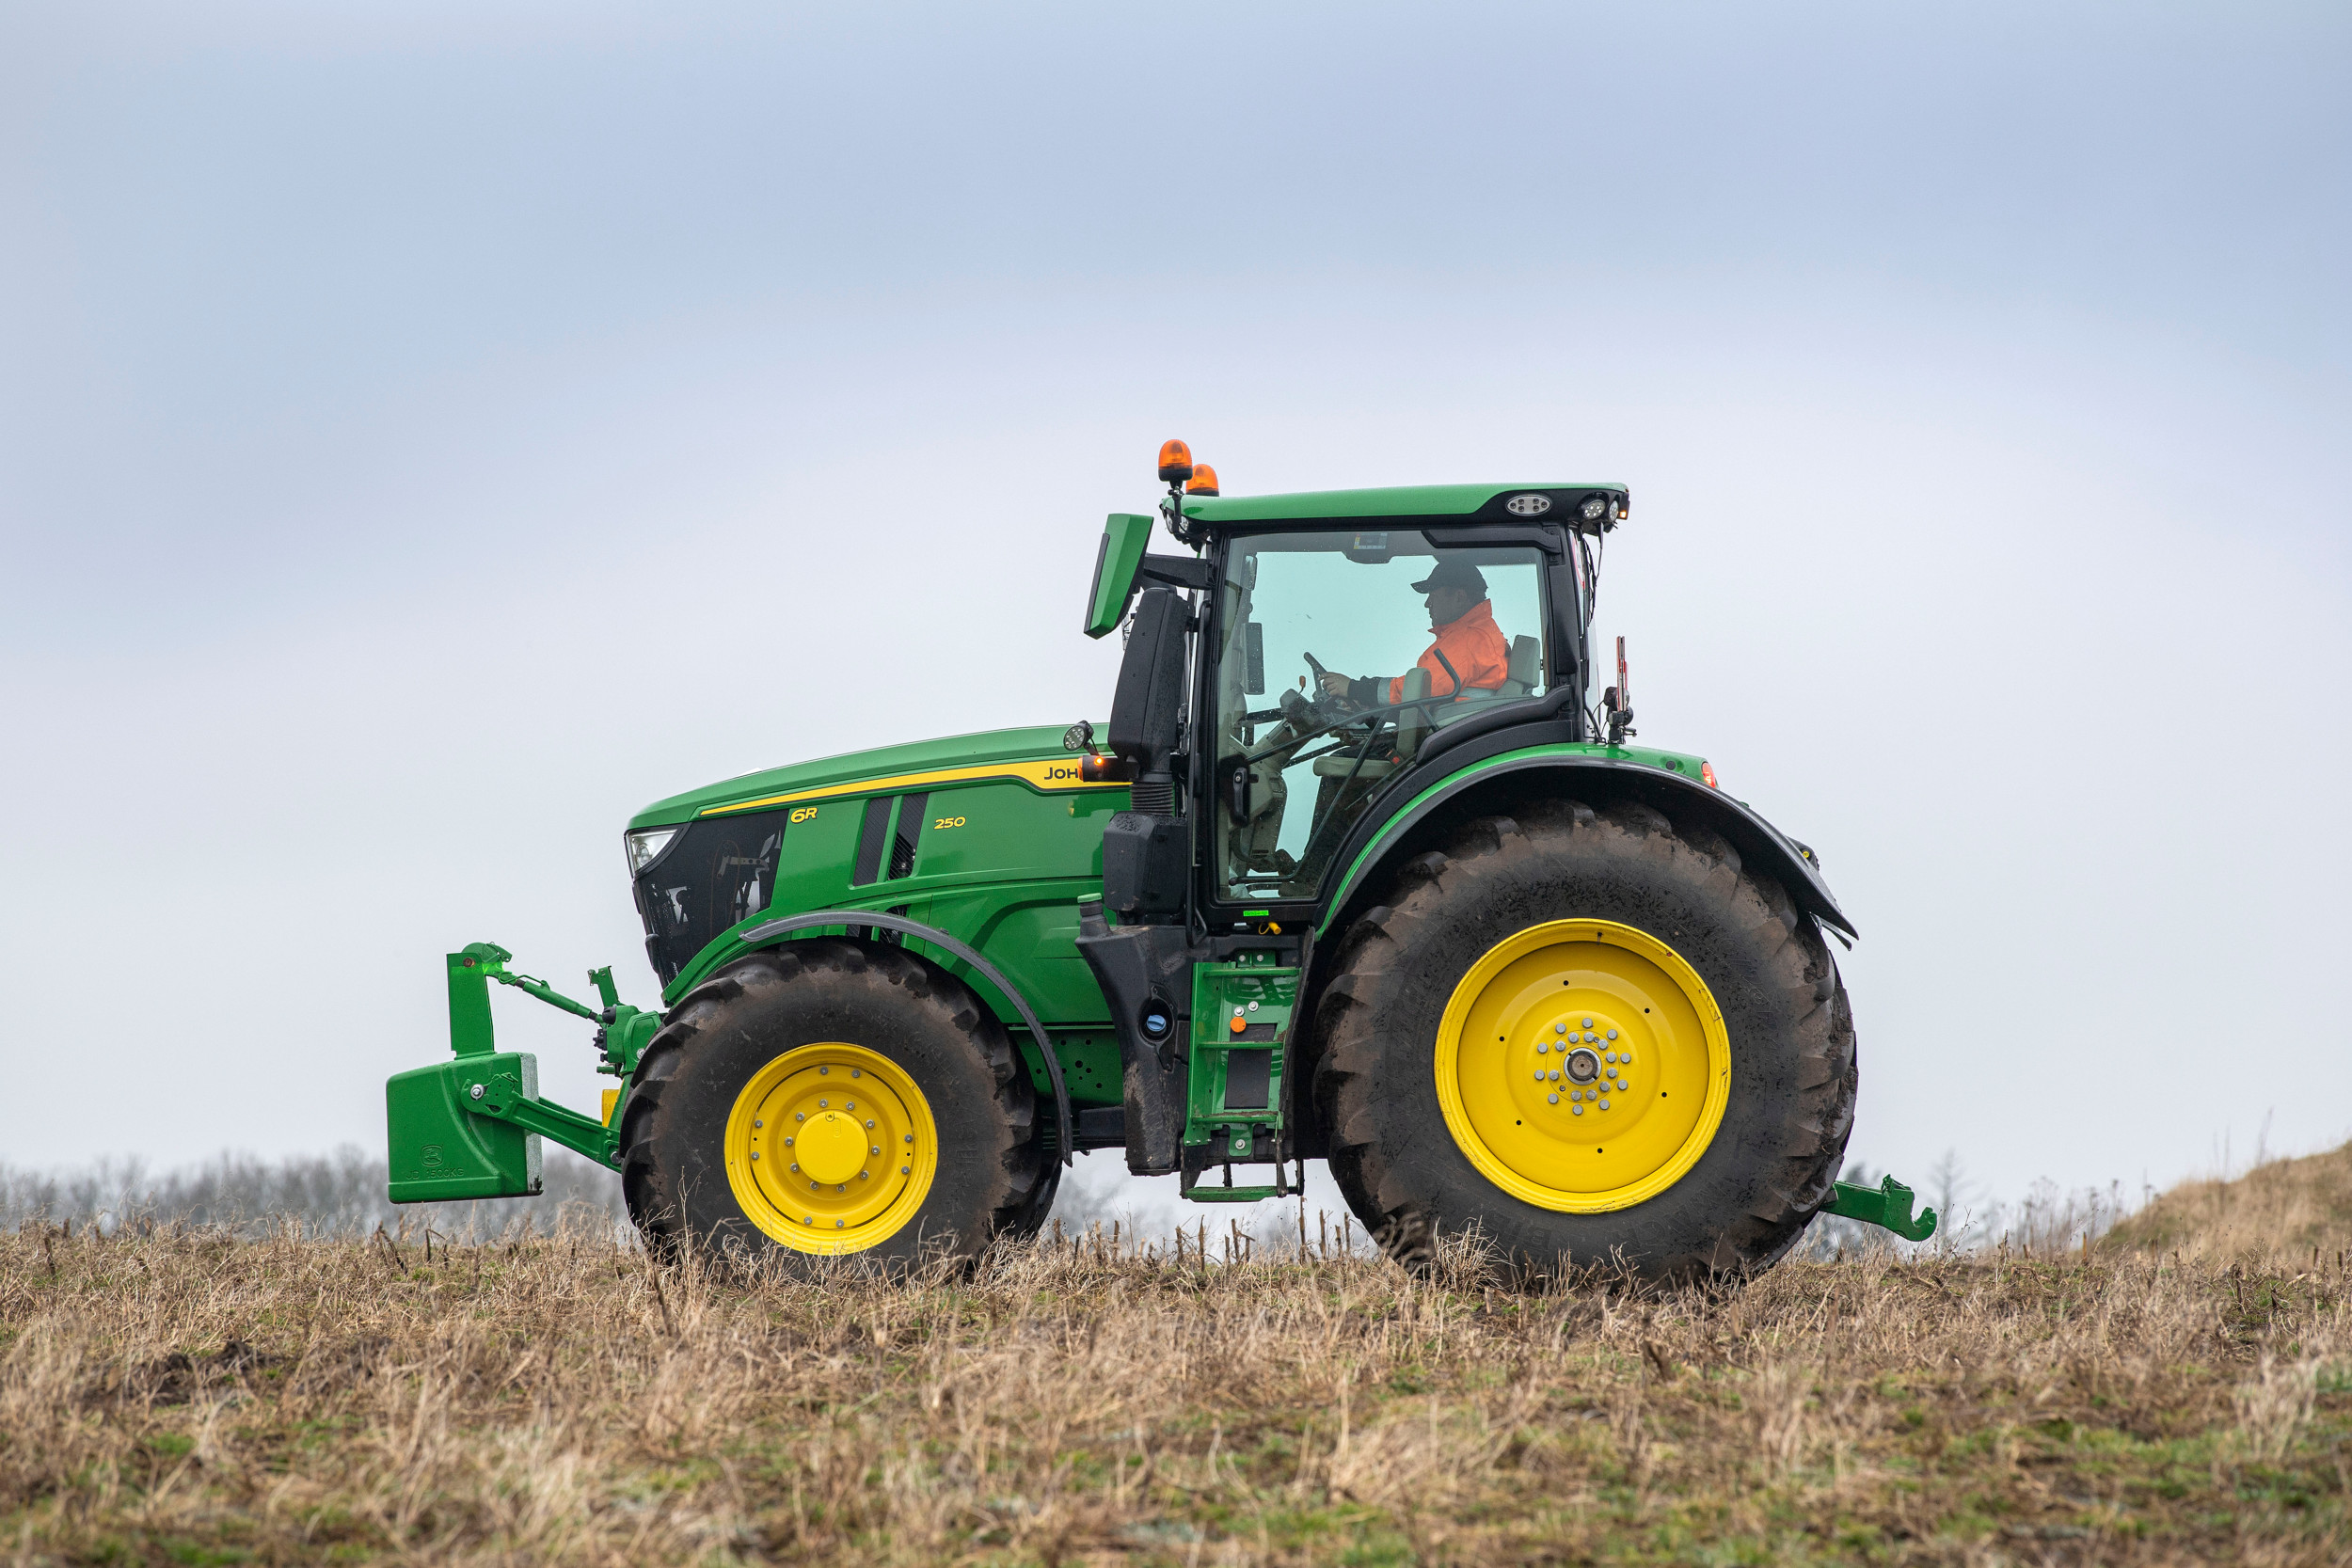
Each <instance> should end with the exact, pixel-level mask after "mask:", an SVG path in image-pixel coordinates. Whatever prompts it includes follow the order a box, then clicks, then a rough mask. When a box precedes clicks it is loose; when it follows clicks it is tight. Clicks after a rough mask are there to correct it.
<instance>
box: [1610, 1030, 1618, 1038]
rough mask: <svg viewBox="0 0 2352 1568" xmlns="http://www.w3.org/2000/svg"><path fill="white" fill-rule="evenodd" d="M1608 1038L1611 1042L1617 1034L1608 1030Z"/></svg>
mask: <svg viewBox="0 0 2352 1568" xmlns="http://www.w3.org/2000/svg"><path fill="white" fill-rule="evenodd" d="M1609 1037H1610V1038H1611V1039H1615V1038H1616V1037H1617V1032H1616V1031H1615V1030H1614V1029H1612V1030H1610V1031H1609Z"/></svg>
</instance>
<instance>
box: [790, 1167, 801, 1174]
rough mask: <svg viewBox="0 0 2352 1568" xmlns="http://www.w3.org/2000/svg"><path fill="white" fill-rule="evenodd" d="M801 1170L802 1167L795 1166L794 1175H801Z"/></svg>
mask: <svg viewBox="0 0 2352 1568" xmlns="http://www.w3.org/2000/svg"><path fill="white" fill-rule="evenodd" d="M800 1168H801V1167H800V1166H798V1165H794V1166H793V1167H792V1170H793V1173H794V1174H795V1175H797V1174H799V1172H800Z"/></svg>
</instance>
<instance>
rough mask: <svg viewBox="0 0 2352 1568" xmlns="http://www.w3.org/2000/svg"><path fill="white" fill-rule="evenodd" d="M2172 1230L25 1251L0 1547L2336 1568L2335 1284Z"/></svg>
mask: <svg viewBox="0 0 2352 1568" xmlns="http://www.w3.org/2000/svg"><path fill="white" fill-rule="evenodd" d="M2209 1207H2210V1205H2209ZM2184 1212H2186V1211H2185V1209H2184ZM2192 1219H2193V1215H2192V1216H2191V1217H2190V1218H2185V1219H2183V1220H2182V1221H2181V1223H2180V1225H2179V1226H2177V1227H2173V1228H2171V1229H2168V1230H2166V1231H2165V1233H2164V1234H2163V1236H2162V1237H2161V1238H2159V1239H2158V1240H2157V1242H2156V1243H2155V1244H2153V1245H2152V1244H2147V1242H2148V1238H2146V1237H2142V1238H2141V1241H2140V1244H2134V1243H2133V1241H2132V1238H2131V1237H2130V1235H2129V1234H2128V1233H2123V1234H2120V1235H2119V1236H2118V1237H2117V1238H2114V1239H2111V1240H2110V1241H2109V1242H2108V1243H2104V1244H2103V1245H2102V1246H2100V1247H2099V1248H2097V1249H2095V1250H2093V1251H2091V1252H2090V1253H2089V1254H2088V1255H2086V1254H2085V1252H2084V1251H2082V1250H2081V1249H2079V1248H2078V1249H2074V1250H2072V1251H2069V1252H2066V1253H2063V1254H2061V1255H2059V1256H2044V1257H2026V1256H2022V1255H2016V1254H2013V1253H2012V1254H2009V1255H2004V1254H2002V1253H2000V1252H1995V1253H1994V1254H1991V1255H1988V1256H1982V1257H1976V1258H1963V1259H1916V1260H1913V1261H1900V1260H1898V1259H1894V1258H1893V1257H1891V1256H1870V1257H1858V1258H1857V1257H1852V1256H1849V1257H1848V1258H1847V1259H1845V1260H1842V1261H1838V1262H1828V1263H1821V1262H1804V1263H1792V1264H1788V1265H1786V1266H1783V1267H1782V1268H1780V1269H1778V1270H1775V1271H1774V1272H1772V1274H1771V1275H1768V1276H1766V1277H1765V1278H1763V1279H1762V1280H1760V1281H1759V1282H1757V1283H1756V1284H1754V1285H1751V1286H1749V1287H1748V1288H1746V1289H1744V1290H1739V1291H1724V1292H1720V1293H1708V1292H1703V1291H1670V1292H1659V1291H1641V1290H1637V1289H1630V1288H1629V1287H1628V1286H1627V1285H1626V1284H1625V1282H1623V1281H1622V1280H1617V1279H1612V1278H1610V1277H1608V1276H1606V1275H1594V1276H1593V1277H1590V1278H1586V1279H1581V1280H1576V1281H1572V1282H1565V1283H1564V1284H1562V1285H1561V1286H1559V1287H1558V1288H1556V1289H1555V1290H1553V1291H1550V1292H1549V1293H1546V1294H1540V1295H1534V1296H1525V1297H1522V1296H1517V1295H1509V1294H1504V1293H1501V1292H1497V1291H1488V1290H1486V1289H1483V1288H1481V1287H1480V1286H1479V1285H1478V1284H1477V1283H1475V1281H1474V1279H1473V1278H1472V1276H1471V1275H1470V1274H1469V1273H1468V1271H1466V1270H1462V1269H1460V1268H1458V1267H1454V1268H1452V1269H1451V1270H1450V1272H1449V1273H1447V1274H1445V1275H1441V1276H1440V1277H1437V1278H1432V1279H1415V1278H1412V1277H1408V1276H1407V1275H1404V1274H1402V1273H1400V1272H1399V1271H1397V1270H1396V1269H1394V1268H1393V1267H1391V1265H1389V1264H1387V1263H1385V1262H1382V1261H1377V1260H1375V1259H1367V1258H1364V1257H1362V1256H1345V1255H1342V1254H1341V1253H1340V1252H1339V1250H1338V1249H1337V1248H1336V1247H1334V1248H1331V1249H1329V1250H1328V1251H1325V1250H1324V1249H1323V1248H1321V1247H1319V1246H1317V1245H1315V1244H1310V1245H1309V1246H1308V1248H1307V1249H1306V1251H1305V1253H1304V1255H1287V1256H1282V1257H1276V1258H1265V1257H1263V1256H1261V1257H1258V1258H1255V1259H1252V1258H1247V1257H1245V1258H1242V1259H1238V1260H1235V1259H1229V1257H1228V1256H1227V1253H1226V1249H1225V1247H1224V1246H1222V1245H1221V1244H1220V1243H1219V1242H1218V1240H1217V1238H1216V1236H1215V1233H1214V1231H1212V1232H1211V1237H1210V1245H1209V1248H1208V1252H1209V1254H1210V1257H1209V1258H1208V1259H1207V1260H1206V1262H1205V1263H1204V1262H1203V1260H1202V1259H1201V1258H1200V1255H1199V1249H1198V1247H1197V1246H1195V1247H1193V1248H1190V1249H1187V1251H1186V1253H1185V1255H1184V1257H1183V1258H1182V1259H1177V1258H1174V1257H1171V1256H1170V1255H1169V1254H1168V1251H1167V1250H1166V1248H1165V1246H1164V1245H1163V1246H1161V1247H1160V1248H1158V1249H1157V1250H1155V1251H1151V1252H1147V1253H1145V1254H1143V1255H1140V1256H1138V1255H1137V1254H1136V1252H1135V1251H1134V1249H1133V1248H1132V1247H1131V1246H1128V1245H1127V1244H1125V1243H1126V1239H1125V1238H1124V1237H1122V1238H1120V1245H1119V1246H1117V1247H1116V1248H1115V1247H1114V1245H1113V1243H1112V1241H1111V1238H1110V1237H1109V1236H1107V1235H1105V1234H1104V1233H1102V1232H1099V1231H1094V1232H1090V1233H1089V1234H1088V1235H1085V1236H1081V1237H1066V1238H1061V1239H1054V1238H1048V1239H1047V1240H1045V1241H1043V1242H1041V1243H1039V1244H1037V1245H1035V1246H1034V1247H1026V1248H1019V1249H1009V1250H1007V1251H1005V1252H1003V1253H1001V1254H1000V1255H998V1256H996V1257H995V1258H993V1259H991V1260H990V1261H989V1262H988V1263H987V1264H986V1265H985V1266H984V1267H983V1268H982V1269H980V1270H979V1271H978V1272H977V1275H967V1276H961V1277H947V1276H942V1277H938V1278H931V1279H926V1280H918V1281H914V1282H910V1283H904V1284H898V1285H889V1284H882V1283H875V1282H871V1281H865V1280H859V1279H856V1278H852V1277H847V1276H845V1277H843V1278H841V1279H839V1280H837V1281H834V1282H831V1283H825V1284H808V1283H792V1282H787V1281H782V1280H742V1279H738V1280H734V1281H722V1280H719V1279H714V1278H712V1277H709V1276H707V1275H703V1274H700V1273H697V1272H694V1271H692V1270H672V1271H669V1272H666V1273H658V1272H656V1271H655V1270H654V1269H653V1268H652V1267H651V1266H650V1265H649V1264H648V1263H647V1262H646V1260H645V1259H644V1258H643V1257H642V1256H640V1255H639V1254H637V1253H636V1252H635V1251H634V1250H632V1249H629V1248H626V1247H623V1246H618V1245H615V1244H614V1243H613V1242H612V1239H611V1237H610V1233H609V1231H607V1230H606V1229H604V1228H603V1227H602V1226H601V1224H599V1225H598V1227H596V1228H595V1229H593V1230H588V1229H586V1228H585V1227H583V1233H582V1234H579V1235H568V1234H561V1233H559V1234H558V1235H556V1236H555V1237H553V1238H552V1239H549V1238H547V1237H544V1236H543V1237H541V1238H539V1239H536V1240H516V1241H513V1242H510V1243H504V1244H499V1245H479V1246H462V1247H458V1248H455V1249H451V1248H449V1247H447V1246H445V1245H442V1244H439V1243H436V1244H435V1245H434V1246H433V1247H432V1249H431V1252H430V1255H429V1256H428V1253H427V1249H426V1248H425V1246H423V1245H422V1244H421V1243H420V1242H419V1241H418V1240H416V1239H415V1238H413V1237H412V1238H411V1239H409V1240H407V1241H405V1242H396V1241H393V1240H391V1239H389V1238H384V1237H379V1238H376V1239H373V1240H370V1241H367V1242H352V1241H319V1240H303V1239H299V1238H298V1237H296V1236H295V1235H294V1233H292V1231H291V1230H289V1231H288V1232H286V1233H282V1234H279V1235H277V1236H262V1237H261V1238H259V1239H254V1238H252V1237H249V1236H248V1237H246V1238H245V1239H239V1238H237V1237H235V1236H232V1235H230V1234H228V1233H224V1232H217V1231H199V1230H188V1229H184V1228H182V1229H176V1230H175V1229H172V1228H165V1229H161V1230H157V1231H155V1232H153V1233H151V1234H136V1233H132V1232H117V1233H113V1234H104V1235H99V1234H92V1233H91V1232H90V1231H89V1230H88V1229H87V1227H80V1228H77V1229H76V1230H75V1231H74V1232H73V1233H72V1234H71V1235H67V1234H62V1233H60V1231H59V1230H58V1228H57V1227H55V1226H46V1225H27V1226H25V1227H23V1228H22V1229H19V1230H17V1231H15V1232H14V1233H11V1234H0V1559H5V1560H8V1561H14V1562H74V1563H82V1562H178V1563H225V1562H273V1563H278V1562H282V1563H296V1562H299V1563H310V1562H333V1561H411V1562H424V1561H431V1562H500V1563H509V1562H539V1561H560V1562H567V1563H569V1562H579V1563H613V1564H623V1563H627V1564H632V1565H635V1564H644V1563H649V1562H709V1563H726V1562H739V1561H740V1562H768V1561H782V1562H801V1561H810V1562H834V1561H842V1562H852V1561H854V1562H886V1563H934V1562H1007V1563H1014V1562H1038V1563H1048V1564H1064V1563H1077V1562H1097V1561H1100V1562H1108V1561H1125V1562H1131V1563H1136V1564H1143V1563H1181V1564H1185V1565H1187V1568H1197V1565H1200V1564H1224V1563H1241V1562H1249V1563H1256V1562H1338V1563H1390V1562H1395V1563H1405V1562H1458V1563H1485V1562H1505V1563H1519V1562H1651V1561H1656V1562H1675V1563H1750V1562H1753V1563H1803V1562H1810V1561H1836V1562H1848V1561H1868V1562H1901V1563H1910V1562H1921V1563H1929V1562H1931V1563H1947V1562H1949V1563H1988V1564H1989V1563H1995V1562H2015V1563H2030V1564H2041V1563H2072V1562H2087V1561H2099V1562H2213V1561H2224V1560H2227V1561H2244V1562H2256V1563H2272V1562H2276V1563H2301V1562H2314V1563H2316V1562H2340V1561H2343V1560H2345V1559H2346V1558H2347V1556H2352V1528H2347V1517H2346V1495H2347V1484H2348V1483H2352V1474H2348V1471H2352V1450H2348V1449H2347V1439H2352V1362H2347V1361H2346V1360H2345V1359H2344V1356H2345V1354H2346V1353H2352V1339H2347V1338H2346V1323H2345V1307H2344V1301H2345V1297H2346V1293H2347V1290H2352V1277H2348V1276H2347V1274H2346V1266H2345V1262H2344V1258H2343V1256H2342V1255H2341V1254H2339V1253H2337V1252H2336V1251H2334V1250H2333V1249H2332V1247H2330V1246H2328V1244H2326V1243H2325V1240H2324V1239H2317V1238H2313V1237H2309V1236H2303V1237H2298V1242H2297V1250H2296V1251H2295V1252H2292V1253H2281V1252H2279V1251H2276V1250H2271V1251H2268V1252H2265V1251H2263V1250H2262V1249H2260V1248H2256V1249H2254V1250H2253V1251H2252V1253H2251V1254H2250V1255H2246V1256H2237V1255H2233V1253H2232V1252H2231V1250H2230V1249H2229V1248H2226V1247H2207V1248H2204V1249H2202V1250H2200V1248H2199V1247H2198V1246H2196V1245H2194V1244H2190V1243H2194V1242H2195V1240H2196V1238H2195V1237H2194V1236H2192V1235H2191V1234H2190V1229H2191V1220H2192ZM2168 1223H2169V1222H2168ZM2143 1228H2144V1229H2145V1228H2148V1227H2143ZM2239 1239H2241V1240H2243V1239H2245V1238H2239Z"/></svg>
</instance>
